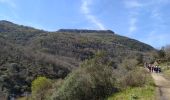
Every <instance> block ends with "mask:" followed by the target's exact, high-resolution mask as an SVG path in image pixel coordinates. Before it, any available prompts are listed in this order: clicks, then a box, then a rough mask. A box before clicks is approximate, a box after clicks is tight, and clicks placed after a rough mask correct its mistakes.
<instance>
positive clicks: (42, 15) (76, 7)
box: [0, 0, 170, 48]
mask: <svg viewBox="0 0 170 100" xmlns="http://www.w3.org/2000/svg"><path fill="white" fill-rule="evenodd" d="M0 20H8V21H12V22H14V23H17V24H22V25H27V26H32V27H35V28H39V29H44V30H48V31H56V30H58V29H60V28H74V29H77V28H78V29H110V30H113V31H114V32H116V33H117V34H120V35H124V36H128V37H131V38H134V39H137V40H140V41H142V42H145V43H147V44H150V45H152V46H154V47H155V48H160V47H161V46H165V45H167V44H170V40H169V38H170V0H0Z"/></svg>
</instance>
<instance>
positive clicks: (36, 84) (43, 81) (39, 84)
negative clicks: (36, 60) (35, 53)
mask: <svg viewBox="0 0 170 100" xmlns="http://www.w3.org/2000/svg"><path fill="white" fill-rule="evenodd" d="M51 86H52V83H51V80H50V79H47V78H46V77H37V78H36V79H35V80H34V81H33V82H32V86H31V90H32V98H33V99H35V100H44V99H45V95H46V93H47V89H49V88H50V87H51Z"/></svg>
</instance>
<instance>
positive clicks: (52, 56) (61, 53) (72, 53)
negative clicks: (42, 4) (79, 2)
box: [0, 21, 154, 97]
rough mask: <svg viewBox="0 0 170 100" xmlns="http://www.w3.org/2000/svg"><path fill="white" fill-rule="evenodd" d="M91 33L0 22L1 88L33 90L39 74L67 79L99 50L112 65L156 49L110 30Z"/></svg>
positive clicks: (13, 91)
mask: <svg viewBox="0 0 170 100" xmlns="http://www.w3.org/2000/svg"><path fill="white" fill-rule="evenodd" d="M77 32H85V33H81V34H79V33H77ZM88 32H92V31H86V30H84V31H82V30H77V31H76V32H74V31H73V32H71V31H68V32H47V31H43V30H38V29H34V28H31V27H27V26H22V25H17V24H14V23H11V22H8V21H0V48H1V49H0V55H1V56H0V79H1V85H0V88H2V89H3V92H5V93H7V94H8V95H9V96H14V97H18V96H22V95H24V93H25V92H31V82H32V81H33V79H35V78H36V77H37V76H45V77H47V78H50V79H59V78H65V77H66V76H67V75H68V73H70V72H71V71H72V70H73V69H75V68H77V67H79V64H80V63H81V62H83V61H85V60H87V59H91V58H93V57H94V55H95V52H97V51H98V50H103V51H105V52H106V53H107V56H106V57H105V59H111V62H110V63H109V65H111V66H112V67H114V66H115V65H118V64H119V63H121V62H122V61H123V59H125V58H126V57H129V56H131V57H133V56H134V55H137V54H139V53H140V54H143V53H145V52H148V51H152V50H154V48H153V47H151V46H149V45H147V44H144V43H141V42H139V41H137V40H133V39H130V38H127V37H123V36H120V35H117V34H113V32H110V31H104V33H103V32H102V31H93V32H92V33H88ZM95 32H96V33H95ZM105 32H108V33H105ZM103 62H104V61H103ZM115 68H116V67H115Z"/></svg>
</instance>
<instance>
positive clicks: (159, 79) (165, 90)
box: [152, 73, 170, 100]
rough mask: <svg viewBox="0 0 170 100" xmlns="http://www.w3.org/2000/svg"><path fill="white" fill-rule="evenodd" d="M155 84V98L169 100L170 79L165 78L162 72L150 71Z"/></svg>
mask: <svg viewBox="0 0 170 100" xmlns="http://www.w3.org/2000/svg"><path fill="white" fill-rule="evenodd" d="M152 77H153V78H154V81H155V84H156V86H157V92H158V97H157V100H170V81H169V80H167V79H165V78H164V77H163V76H162V74H156V73H152Z"/></svg>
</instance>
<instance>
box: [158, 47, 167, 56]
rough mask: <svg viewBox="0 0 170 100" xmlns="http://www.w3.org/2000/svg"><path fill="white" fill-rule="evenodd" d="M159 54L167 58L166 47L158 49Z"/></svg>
mask: <svg viewBox="0 0 170 100" xmlns="http://www.w3.org/2000/svg"><path fill="white" fill-rule="evenodd" d="M158 54H159V57H160V58H165V56H166V53H165V47H162V48H161V50H159V51H158Z"/></svg>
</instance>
